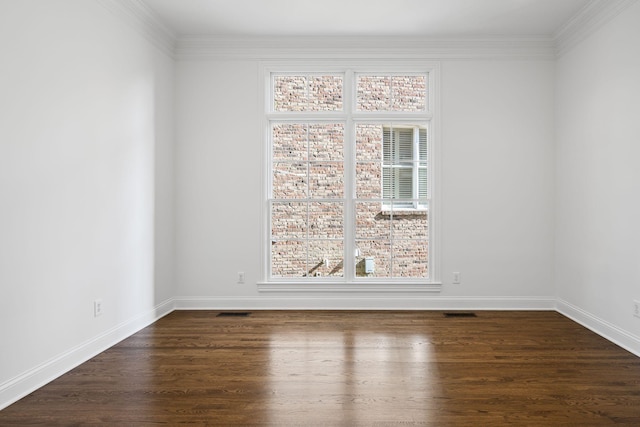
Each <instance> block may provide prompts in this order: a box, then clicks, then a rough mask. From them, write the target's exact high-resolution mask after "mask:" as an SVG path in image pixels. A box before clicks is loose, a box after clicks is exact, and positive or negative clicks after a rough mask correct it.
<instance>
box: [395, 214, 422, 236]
mask: <svg viewBox="0 0 640 427" xmlns="http://www.w3.org/2000/svg"><path fill="white" fill-rule="evenodd" d="M427 226H428V221H427V212H426V211H415V212H412V211H404V212H403V211H398V212H394V213H393V215H392V219H391V230H392V233H393V234H392V235H393V238H394V239H426V238H427V233H428V227H427Z"/></svg>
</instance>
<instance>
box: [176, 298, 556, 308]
mask: <svg viewBox="0 0 640 427" xmlns="http://www.w3.org/2000/svg"><path fill="white" fill-rule="evenodd" d="M555 301H556V300H555V298H552V297H546V298H545V297H530V298H513V297H466V298H457V297H448V298H447V297H444V298H441V297H432V296H431V297H430V296H397V297H395V296H389V295H382V296H364V295H354V296H347V295H340V296H337V297H331V296H326V295H314V296H304V297H300V296H284V295H279V296H277V297H276V296H273V297H271V296H269V297H267V296H260V297H176V298H174V308H175V309H176V310H555V307H556V305H555Z"/></svg>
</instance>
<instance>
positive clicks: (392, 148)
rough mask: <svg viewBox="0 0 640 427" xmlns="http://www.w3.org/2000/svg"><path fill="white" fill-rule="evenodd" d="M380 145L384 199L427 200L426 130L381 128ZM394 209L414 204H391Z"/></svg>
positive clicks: (406, 202)
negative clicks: (381, 140)
mask: <svg viewBox="0 0 640 427" xmlns="http://www.w3.org/2000/svg"><path fill="white" fill-rule="evenodd" d="M416 138H417V139H416ZM416 144H417V146H416ZM382 145H383V170H382V194H383V198H384V199H415V198H421V199H426V198H427V154H428V153H427V131H426V129H421V128H417V127H416V128H414V127H411V128H401V127H399V128H384V129H383V143H382ZM416 184H417V185H416ZM394 206H395V207H405V208H406V207H413V206H415V205H414V203H412V202H410V201H401V202H396V203H394Z"/></svg>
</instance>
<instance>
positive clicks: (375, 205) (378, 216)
mask: <svg viewBox="0 0 640 427" xmlns="http://www.w3.org/2000/svg"><path fill="white" fill-rule="evenodd" d="M389 219H390V217H389V215H385V214H384V212H382V203H380V202H356V239H375V238H382V239H389V237H390V234H391V228H390V227H391V223H390V221H389Z"/></svg>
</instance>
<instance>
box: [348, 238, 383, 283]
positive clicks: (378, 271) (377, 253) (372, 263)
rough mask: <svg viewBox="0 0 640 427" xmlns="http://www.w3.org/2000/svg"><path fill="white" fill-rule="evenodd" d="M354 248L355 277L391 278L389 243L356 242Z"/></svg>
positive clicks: (375, 241)
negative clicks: (355, 251)
mask: <svg viewBox="0 0 640 427" xmlns="http://www.w3.org/2000/svg"><path fill="white" fill-rule="evenodd" d="M356 247H357V249H358V256H356V277H391V245H390V243H389V241H387V240H358V241H357V242H356Z"/></svg>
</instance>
